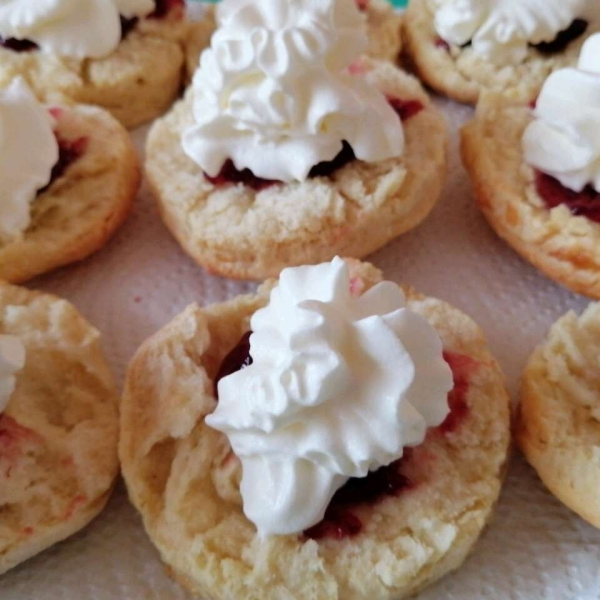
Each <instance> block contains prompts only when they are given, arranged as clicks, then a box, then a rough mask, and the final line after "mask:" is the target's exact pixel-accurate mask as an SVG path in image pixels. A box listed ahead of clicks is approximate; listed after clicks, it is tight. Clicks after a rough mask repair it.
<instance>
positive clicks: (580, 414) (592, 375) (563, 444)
mask: <svg viewBox="0 0 600 600" xmlns="http://www.w3.org/2000/svg"><path fill="white" fill-rule="evenodd" d="M517 439H518V442H519V445H520V447H521V449H522V450H523V452H524V454H525V456H526V458H527V460H528V461H529V462H530V463H531V465H532V466H533V467H534V468H535V470H536V471H537V472H538V474H539V476H540V477H541V479H542V481H543V482H544V484H545V485H546V486H547V487H548V489H549V490H550V491H551V492H552V493H553V494H554V495H555V496H556V497H557V498H558V499H559V500H561V501H562V502H564V503H565V504H566V505H567V506H568V507H569V508H570V509H571V510H574V511H575V512H576V513H577V514H579V515H580V516H581V517H583V518H584V519H585V520H586V521H589V522H590V523H591V524H592V525H594V526H595V527H599V528H600V304H597V303H596V304H591V305H590V306H589V307H588V308H587V309H586V311H585V312H584V313H583V314H582V315H581V317H577V315H576V314H574V313H573V312H570V313H568V314H566V315H565V316H563V317H561V318H560V319H559V320H558V321H557V322H556V323H555V324H554V325H553V326H552V328H551V329H550V333H549V334H548V337H547V339H546V340H545V341H544V342H543V343H542V344H541V345H540V346H539V347H538V348H537V349H536V351H535V352H534V353H533V355H532V357H531V358H530V360H529V364H528V365H527V368H526V369H525V374H524V376H523V385H522V388H521V408H520V415H519V420H518V428H517Z"/></svg>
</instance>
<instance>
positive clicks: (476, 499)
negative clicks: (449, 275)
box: [120, 260, 510, 600]
mask: <svg viewBox="0 0 600 600" xmlns="http://www.w3.org/2000/svg"><path fill="white" fill-rule="evenodd" d="M349 264H350V265H351V275H352V279H351V281H352V283H351V286H352V287H353V288H354V289H355V290H357V291H358V293H364V291H366V290H368V289H370V288H371V287H372V286H373V285H375V284H376V283H378V282H379V281H381V273H380V272H379V271H378V270H377V269H375V268H374V267H372V266H371V265H369V264H367V263H360V262H358V261H355V260H351V261H349ZM274 284H275V282H272V281H270V282H267V283H265V284H264V285H263V286H262V287H261V288H260V289H259V291H258V293H257V294H256V295H248V296H241V297H238V298H236V299H234V300H232V301H230V302H227V303H223V304H218V305H214V306H211V307H208V308H205V309H203V308H199V307H198V306H196V305H192V306H190V307H188V308H187V309H186V310H185V311H184V312H183V313H182V314H180V315H179V316H178V317H176V318H175V319H174V320H173V321H172V322H171V323H170V324H168V325H167V326H165V327H164V328H163V329H162V330H160V331H159V332H158V333H157V334H155V335H154V336H153V337H151V338H150V339H149V340H147V341H146V342H145V343H144V344H143V345H142V347H141V348H140V349H139V350H138V352H137V353H136V355H135V357H134V359H133V361H132V363H131V365H130V367H129V371H128V375H127V380H126V385H125V390H124V396H123V402H122V421H121V440H120V457H121V462H122V468H123V473H124V477H125V480H126V483H127V487H128V491H129V495H130V498H131V500H132V502H133V504H134V505H135V506H136V507H137V508H138V510H139V511H140V513H141V515H142V517H143V520H144V524H145V527H146V530H147V532H148V534H149V536H150V538H151V540H152V541H153V543H154V544H155V545H156V546H157V548H158V550H159V551H160V553H161V557H162V559H163V560H164V562H165V563H166V564H167V565H168V567H169V571H170V572H171V573H172V575H173V576H174V577H175V578H176V579H177V580H179V581H180V582H181V583H182V584H183V585H184V586H185V587H187V588H188V589H190V590H191V591H192V592H194V593H196V594H198V595H199V596H200V597H203V598H210V599H215V600H221V599H225V598H240V599H241V598H252V599H258V598H261V599H263V598H265V599H272V600H276V599H278V598H282V597H293V598H298V599H301V600H304V599H306V600H308V599H312V598H319V599H321V598H323V599H332V600H333V599H336V600H338V599H342V598H343V599H344V600H363V599H365V600H366V599H367V598H372V597H377V598H385V599H388V600H396V599H399V598H404V597H407V596H410V595H411V594H414V593H415V592H417V591H418V590H420V589H422V588H423V587H425V586H427V585H429V584H431V583H432V582H433V581H435V580H436V579H438V578H440V577H441V576H443V575H444V574H446V573H448V572H449V571H452V570H454V569H456V568H458V567H459V566H460V565H461V564H462V562H463V561H464V560H465V558H466V556H467V555H468V554H469V552H470V551H471V549H472V547H473V545H474V544H475V542H476V540H477V539H478V537H479V535H480V534H481V532H482V530H483V528H484V527H485V526H486V524H487V523H488V522H489V520H490V518H491V513H492V508H493V505H494V504H495V502H496V500H497V498H498V494H499V492H500V488H501V484H502V480H503V478H504V474H505V472H506V464H507V459H508V451H509V439H510V426H509V421H510V414H509V413H510V410H509V398H508V395H507V392H506V389H505V383H504V377H503V375H502V373H501V371H500V368H499V366H498V364H497V362H496V361H495V359H494V358H493V357H492V356H491V354H490V353H489V350H488V349H487V343H486V341H485V339H484V337H483V334H482V332H481V330H480V329H479V328H478V327H477V326H476V325H475V324H474V323H473V322H472V321H471V320H470V319H469V318H468V317H467V316H466V315H464V314H463V313H461V312H460V311H458V310H457V309H455V308H453V307H451V306H449V305H447V304H445V303H443V302H441V301H439V300H434V299H432V298H425V297H423V296H421V295H420V294H417V293H416V292H414V291H413V290H410V289H407V290H406V293H407V298H408V306H409V307H410V308H411V309H412V310H414V311H416V312H417V313H418V314H420V315H422V316H424V317H425V318H426V319H427V320H428V321H429V322H430V323H431V324H432V325H433V326H434V327H435V329H436V330H437V332H438V333H439V334H440V336H441V338H442V341H443V345H444V357H445V359H446V361H447V362H448V364H449V365H450V367H451V369H452V373H453V380H454V388H453V390H452V391H451V392H450V394H449V398H448V400H449V404H450V407H451V412H450V414H449V416H448V417H447V418H446V420H445V421H444V422H443V424H442V425H441V426H439V427H437V428H434V429H431V430H430V431H429V432H428V434H427V436H426V439H425V442H424V443H423V444H421V445H420V446H417V447H414V448H411V449H408V451H407V452H405V454H404V456H403V457H402V458H401V459H400V460H398V461H396V462H394V463H392V464H391V465H389V466H387V467H384V468H382V469H380V470H378V471H375V472H372V473H370V474H369V475H368V476H367V477H366V478H363V479H357V480H350V481H349V482H348V483H347V484H346V485H345V486H344V487H343V488H341V489H340V490H339V491H338V492H337V493H336V495H335V496H334V499H333V501H332V502H331V504H330V506H329V508H328V510H327V513H326V516H325V519H324V520H323V521H322V522H321V523H318V524H317V525H316V526H314V527H312V528H310V529H309V530H307V531H304V532H302V533H299V534H296V535H285V536H271V537H267V538H266V539H265V538H259V537H258V536H257V532H256V529H255V527H254V525H253V524H252V523H250V522H249V521H248V520H247V519H246V517H245V516H244V514H243V511H242V502H241V496H240V491H239V484H240V478H241V465H240V462H239V460H238V459H237V457H236V456H235V455H234V454H233V453H232V451H231V448H230V446H229V443H228V441H227V438H226V437H225V436H223V435H222V434H220V433H218V432H217V431H215V430H213V429H211V428H210V427H208V426H207V425H206V424H205V423H204V417H205V416H206V415H208V414H210V413H211V412H212V411H213V410H214V408H215V406H216V401H217V400H216V393H215V388H216V383H217V381H218V379H219V377H222V376H224V375H227V374H229V373H231V372H234V371H235V370H237V369H239V368H241V367H243V366H244V365H247V364H249V363H250V361H251V358H250V357H249V355H248V332H249V329H250V328H249V320H250V317H251V316H252V314H253V313H254V312H256V310H258V309H259V308H261V307H263V306H264V305H265V304H266V303H267V302H268V295H269V292H270V290H271V289H272V288H273V286H274Z"/></svg>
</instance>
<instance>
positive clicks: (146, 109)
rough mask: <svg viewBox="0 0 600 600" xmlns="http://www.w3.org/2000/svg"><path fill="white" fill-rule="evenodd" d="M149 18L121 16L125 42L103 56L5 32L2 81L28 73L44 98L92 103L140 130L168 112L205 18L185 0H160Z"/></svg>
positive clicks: (0, 68)
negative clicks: (46, 48)
mask: <svg viewBox="0 0 600 600" xmlns="http://www.w3.org/2000/svg"><path fill="white" fill-rule="evenodd" d="M155 5H156V8H155V10H154V11H153V12H152V13H151V14H149V15H148V16H146V17H145V18H138V17H133V18H126V17H124V16H121V41H120V43H119V45H118V46H117V48H116V49H115V50H114V51H113V52H112V53H111V54H109V55H108V56H104V57H102V58H86V59H75V58H70V57H67V58H63V57H59V56H55V55H53V54H48V53H46V52H43V51H41V50H40V48H39V46H38V45H37V44H35V43H34V42H32V41H30V40H27V39H14V38H8V39H2V38H1V37H0V86H5V85H8V84H9V83H10V81H11V80H12V79H13V78H14V77H17V76H20V77H23V78H24V79H25V80H26V81H27V83H28V84H29V85H30V86H31V88H32V89H33V90H34V92H35V94H36V95H37V96H38V98H39V99H40V100H41V101H42V102H46V103H67V104H68V103H76V104H90V105H95V106H99V107H101V108H104V109H105V110H107V111H108V112H110V113H111V114H112V115H113V116H114V117H115V118H116V119H117V120H118V121H119V122H120V123H121V124H122V125H123V126H125V127H126V128H128V129H134V128H136V127H139V126H141V125H143V124H144V123H147V122H148V121H151V120H152V119H155V118H156V117H158V116H160V115H161V114H162V113H164V112H165V111H166V110H167V109H168V108H169V107H170V106H171V105H172V104H173V102H174V101H175V100H176V98H177V96H178V95H179V93H180V92H181V89H182V87H183V85H184V83H185V77H186V75H185V55H186V51H187V45H188V43H191V42H190V41H189V40H190V39H191V38H192V36H193V35H194V34H195V31H196V29H202V28H203V27H204V23H203V22H197V23H194V22H189V21H188V20H187V19H186V18H185V2H184V0H155Z"/></svg>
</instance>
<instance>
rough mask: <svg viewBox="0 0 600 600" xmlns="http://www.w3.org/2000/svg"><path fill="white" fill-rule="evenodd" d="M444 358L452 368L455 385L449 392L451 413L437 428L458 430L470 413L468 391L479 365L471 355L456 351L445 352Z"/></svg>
mask: <svg viewBox="0 0 600 600" xmlns="http://www.w3.org/2000/svg"><path fill="white" fill-rule="evenodd" d="M444 360H445V361H446V362H447V363H448V364H449V365H450V368H451V369H452V378H453V381H454V387H453V388H452V391H451V392H450V393H449V394H448V405H449V407H450V413H449V414H448V416H447V417H446V420H445V421H444V422H443V423H442V424H441V425H440V426H439V427H438V428H437V430H438V431H440V432H441V433H450V432H453V431H456V430H457V429H458V427H459V425H460V424H461V423H462V422H463V421H464V420H465V419H466V417H467V415H468V414H469V405H468V404H467V392H468V391H469V380H470V377H471V373H472V371H473V369H474V368H476V367H477V362H476V361H475V360H473V359H472V358H471V357H470V356H467V355H465V354H456V353H454V352H444Z"/></svg>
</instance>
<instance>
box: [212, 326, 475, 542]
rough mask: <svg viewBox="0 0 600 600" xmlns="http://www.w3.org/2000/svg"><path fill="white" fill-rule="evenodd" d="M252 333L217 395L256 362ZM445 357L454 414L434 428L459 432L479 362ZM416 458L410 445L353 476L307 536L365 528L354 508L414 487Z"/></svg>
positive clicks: (227, 363) (229, 360)
mask: <svg viewBox="0 0 600 600" xmlns="http://www.w3.org/2000/svg"><path fill="white" fill-rule="evenodd" d="M251 333H252V332H248V333H245V334H244V335H243V336H242V338H241V340H240V341H239V342H238V344H237V345H236V346H235V347H234V348H233V350H231V352H230V353H229V354H228V355H227V356H226V357H225V358H224V359H223V362H222V363H221V366H220V368H219V371H218V374H217V377H216V378H215V397H218V395H217V386H218V383H219V381H220V380H221V379H222V378H223V377H226V376H227V375H231V374H232V373H235V372H236V371H239V370H240V369H243V368H245V367H247V366H249V365H251V364H252V357H251V356H250V335H251ZM444 360H445V361H446V362H447V363H448V364H449V365H450V368H451V369H452V375H453V380H454V388H453V389H452V391H451V392H450V393H449V394H448V404H449V406H450V413H449V414H448V416H447V417H446V420H445V421H444V422H443V423H442V424H441V425H440V426H439V427H437V428H435V429H434V430H432V431H437V432H438V433H441V434H448V433H452V432H454V431H456V430H457V429H458V428H459V427H460V425H461V423H462V422H463V421H464V420H465V419H466V417H467V416H468V414H469V406H468V404H467V392H468V390H469V379H470V376H471V373H472V372H473V370H474V369H475V368H477V366H478V363H477V362H476V361H475V360H474V359H472V358H471V357H470V356H466V355H463V354H456V353H453V352H444ZM413 458H414V453H413V450H412V449H411V448H406V449H405V450H404V455H403V456H402V458H400V459H399V460H396V461H394V462H393V463H391V464H389V465H387V466H385V467H382V468H380V469H378V470H377V471H371V472H370V473H369V474H368V475H367V476H366V477H360V478H356V477H355V478H351V479H349V480H348V481H347V482H346V484H345V485H343V486H342V487H341V488H340V489H339V490H338V491H337V492H336V493H335V494H334V496H333V498H332V499H331V502H330V503H329V506H328V507H327V511H326V512H325V517H324V518H323V520H322V521H321V522H320V523H317V524H316V525H314V526H313V527H311V528H310V529H307V530H306V531H305V532H304V536H305V537H307V538H310V539H313V540H319V539H323V538H333V539H336V540H340V539H343V538H348V537H353V536H355V535H358V534H359V533H360V532H361V530H362V522H361V521H360V519H359V518H358V517H357V516H356V515H355V514H354V512H353V511H352V509H353V507H356V506H357V505H365V504H367V505H368V504H377V503H378V502H381V501H382V500H383V499H385V498H389V497H396V496H398V495H400V494H401V493H403V492H406V491H408V490H410V489H414V487H415V485H416V484H415V483H414V482H413V481H411V480H410V479H409V477H408V476H407V475H406V474H405V473H404V472H403V470H404V469H405V468H406V466H407V464H408V462H409V461H411V460H413Z"/></svg>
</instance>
